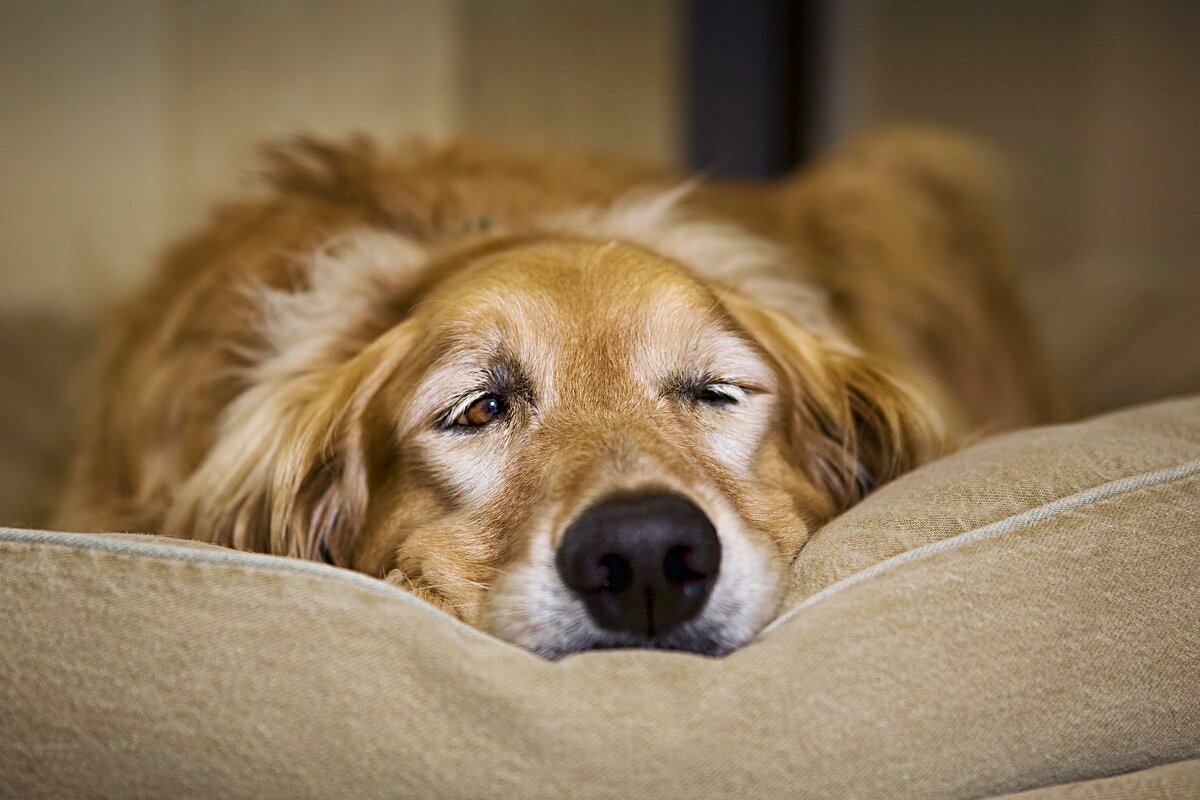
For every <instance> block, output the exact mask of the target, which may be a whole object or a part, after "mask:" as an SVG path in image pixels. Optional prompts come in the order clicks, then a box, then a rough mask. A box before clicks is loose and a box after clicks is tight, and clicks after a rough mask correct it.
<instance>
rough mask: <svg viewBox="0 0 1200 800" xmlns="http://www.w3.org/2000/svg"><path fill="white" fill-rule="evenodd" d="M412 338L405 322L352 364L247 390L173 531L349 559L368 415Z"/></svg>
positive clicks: (363, 502)
mask: <svg viewBox="0 0 1200 800" xmlns="http://www.w3.org/2000/svg"><path fill="white" fill-rule="evenodd" d="M414 340H415V336H414V334H413V326H412V324H411V323H403V324H401V325H399V326H397V327H395V328H393V329H392V330H390V331H388V332H387V333H385V334H383V335H382V336H380V337H379V338H378V339H376V340H375V341H374V342H372V343H371V344H370V345H368V346H367V347H366V348H365V349H363V350H362V351H361V352H359V353H358V354H357V355H355V356H354V357H353V358H351V359H349V360H348V361H345V362H343V363H340V364H336V365H332V366H328V367H326V368H316V369H312V370H308V371H304V372H299V373H297V372H284V373H281V374H279V375H276V376H274V377H273V378H272V379H268V380H263V381H261V382H259V383H256V384H255V385H254V386H252V387H251V388H250V389H248V390H247V391H246V392H245V393H244V394H243V395H241V396H240V397H239V398H238V399H237V400H236V401H235V402H234V403H233V404H232V405H231V406H230V407H229V409H228V411H227V414H226V415H225V418H224V420H223V423H222V425H221V427H220V430H219V431H218V433H217V437H216V442H215V444H214V446H213V448H212V450H211V451H210V452H209V454H208V455H207V457H206V458H205V460H204V461H203V462H202V463H201V465H200V466H199V468H198V469H197V470H196V471H195V472H194V473H193V474H192V476H191V477H189V479H188V480H187V482H186V483H185V484H184V485H183V487H182V489H181V491H180V492H179V495H178V499H177V501H176V502H175V504H174V505H173V506H172V508H171V510H170V513H169V514H168V517H167V523H166V528H167V533H169V534H174V535H178V536H183V537H187V538H195V539H203V540H206V541H211V542H215V543H217V544H223V545H226V546H228V547H235V548H238V549H241V550H256V551H260V552H270V553H275V554H277V555H287V556H294V557H299V558H307V559H312V560H325V561H328V562H330V563H334V564H339V565H349V563H350V558H351V555H352V551H353V545H354V540H355V538H356V537H357V535H358V533H359V526H360V525H361V522H362V519H363V517H364V515H365V513H366V509H367V502H368V499H369V498H368V492H369V486H368V475H367V463H366V461H367V445H368V442H367V441H365V434H366V432H365V430H364V420H363V417H364V412H365V410H366V407H367V405H368V403H369V402H370V400H371V398H373V397H374V396H375V395H376V394H377V393H378V391H379V390H380V388H381V387H382V386H383V384H384V382H385V381H386V380H387V379H388V377H389V376H390V375H391V374H392V373H393V372H394V371H395V370H396V368H397V367H398V365H399V363H400V361H401V360H402V359H403V358H404V356H405V355H407V354H408V352H409V350H410V348H411V346H412V344H413V342H414Z"/></svg>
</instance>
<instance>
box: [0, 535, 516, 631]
mask: <svg viewBox="0 0 1200 800" xmlns="http://www.w3.org/2000/svg"><path fill="white" fill-rule="evenodd" d="M0 542H18V543H21V544H44V545H54V546H57V547H69V548H73V549H76V550H100V551H103V552H106V553H116V554H118V555H130V556H140V557H144V558H157V559H164V560H167V561H186V562H189V563H193V564H222V565H226V566H235V567H247V568H250V569H263V570H268V571H271V572H298V573H301V574H304V575H311V576H313V577H315V578H322V579H328V580H335V581H339V582H341V583H344V584H348V585H350V586H353V587H355V588H356V589H364V590H366V591H367V592H369V593H370V594H374V595H379V596H382V597H390V598H395V599H398V600H400V601H401V602H404V603H407V604H409V605H411V606H413V607H415V608H419V609H420V610H421V611H423V612H428V613H432V614H436V615H437V616H438V617H441V618H443V619H445V620H447V621H449V622H451V623H453V624H455V625H457V626H458V627H459V628H460V629H461V630H462V631H464V632H466V633H468V634H470V635H472V636H475V637H477V638H481V639H485V640H487V641H489V642H499V641H500V640H499V639H496V638H495V637H493V636H489V635H488V634H486V633H484V632H482V631H480V630H478V629H477V628H472V627H471V626H469V625H467V624H466V623H464V622H461V621H460V620H458V619H455V618H454V617H452V616H450V615H449V614H447V613H445V612H444V611H441V610H439V609H437V608H434V607H433V606H432V605H430V604H429V603H427V602H425V601H424V600H421V599H419V598H417V597H415V596H414V595H412V594H410V593H409V592H406V591H405V590H403V589H401V588H399V587H397V586H392V585H391V584H390V583H385V582H384V581H381V580H379V579H377V578H372V577H371V576H370V575H367V574H365V573H362V572H353V571H351V570H348V569H342V568H340V567H334V566H330V565H328V564H321V563H318V562H316V561H304V560H301V559H298V558H284V557H283V556H273V555H268V554H266V553H248V552H244V551H241V550H225V549H221V550H210V549H208V548H193V547H186V546H179V545H169V544H157V543H155V542H145V541H139V540H130V539H119V538H117V537H110V536H104V535H97V534H94V533H59V532H57V531H39V530H30V529H27V528H6V527H0ZM0 563H2V562H0Z"/></svg>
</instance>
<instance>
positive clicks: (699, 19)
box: [683, 0, 822, 177]
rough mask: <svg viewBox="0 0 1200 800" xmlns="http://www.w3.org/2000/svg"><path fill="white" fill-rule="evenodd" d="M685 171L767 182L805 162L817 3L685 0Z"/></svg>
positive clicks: (810, 0) (818, 21)
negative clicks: (692, 170) (688, 167)
mask: <svg viewBox="0 0 1200 800" xmlns="http://www.w3.org/2000/svg"><path fill="white" fill-rule="evenodd" d="M684 9H685V14H686V17H687V19H686V20H685V24H684V31H685V37H686V38H685V42H684V48H683V50H684V58H685V59H686V64H685V75H686V76H687V77H686V82H687V86H686V92H685V97H686V101H687V103H686V116H685V125H686V130H685V137H684V138H685V142H686V145H687V158H688V164H689V166H691V167H692V168H694V169H697V170H703V171H705V172H708V173H710V174H716V175H724V176H731V177H770V176H774V175H779V174H782V173H784V172H787V171H789V170H791V169H793V168H795V167H796V166H797V165H798V164H799V163H801V161H802V160H803V159H804V158H805V157H806V156H807V155H808V154H809V150H810V147H811V141H812V138H813V137H812V134H811V132H810V131H811V128H812V119H813V114H812V113H811V111H812V108H811V107H812V103H813V101H814V98H815V96H816V95H815V92H814V91H813V90H814V88H815V87H813V86H811V80H812V76H814V75H816V74H817V69H815V59H816V58H817V55H818V53H819V50H820V48H819V47H818V44H819V41H818V39H819V31H820V28H821V19H822V3H821V2H817V1H816V0H807V1H804V0H748V1H747V2H733V1H732V0H689V2H687V3H686V4H685V6H684Z"/></svg>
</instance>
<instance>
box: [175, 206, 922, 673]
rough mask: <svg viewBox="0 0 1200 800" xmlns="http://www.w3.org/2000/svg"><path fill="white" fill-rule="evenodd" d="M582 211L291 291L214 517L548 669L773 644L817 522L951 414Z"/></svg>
mask: <svg viewBox="0 0 1200 800" xmlns="http://www.w3.org/2000/svg"><path fill="white" fill-rule="evenodd" d="M569 227H570V226H559V229H557V230H552V231H549V232H542V233H539V234H536V235H513V236H502V235H497V236H495V237H492V238H491V239H489V240H488V241H484V242H480V243H477V244H474V245H472V246H468V247H464V248H460V249H459V250H457V251H456V252H454V253H451V254H447V255H444V256H441V257H431V256H430V255H429V254H428V253H425V252H423V251H421V250H420V249H419V248H417V247H416V246H415V245H411V244H408V243H405V242H403V240H400V239H399V238H398V237H392V236H391V235H389V234H378V233H375V234H361V235H358V236H357V238H356V237H355V236H351V237H349V238H348V239H346V240H344V241H343V242H341V243H340V244H338V245H335V246H334V247H333V248H332V249H331V250H330V251H328V252H326V253H325V254H323V255H322V256H321V257H320V258H319V259H318V263H317V266H316V267H315V268H314V270H315V271H314V275H313V277H312V281H311V285H310V286H309V287H308V291H305V292H299V293H292V294H277V295H272V298H273V299H271V301H270V302H268V303H267V307H266V308H267V318H268V323H269V326H273V327H271V330H272V334H271V336H272V341H273V342H274V344H273V348H274V349H272V350H271V351H270V353H269V354H268V356H266V357H264V358H263V359H261V360H260V361H259V362H258V364H257V366H256V367H255V369H254V371H253V372H252V373H251V387H250V389H249V390H248V391H247V392H246V394H245V395H243V396H242V397H241V398H240V399H239V400H238V401H237V402H236V403H235V405H234V406H233V407H232V408H231V409H230V410H229V414H228V415H227V417H226V420H225V427H224V429H223V430H222V431H221V432H220V434H219V435H218V441H217V445H216V447H215V448H214V450H213V452H212V454H211V455H210V457H209V459H208V461H207V462H206V463H205V465H204V466H203V467H202V470H201V480H198V481H194V482H193V485H192V486H191V487H189V488H190V497H191V502H190V512H189V513H190V524H192V525H210V526H216V527H217V528H218V529H223V530H229V531H230V532H231V534H230V537H231V542H232V543H234V544H238V545H239V546H247V547H255V548H258V549H268V550H271V551H274V552H280V553H285V554H291V555H298V556H302V557H308V558H324V559H326V560H328V561H331V562H333V563H336V564H340V565H344V566H348V567H352V568H355V569H359V570H362V571H365V572H368V573H371V574H375V575H379V576H386V577H387V578H388V579H389V580H391V581H394V582H396V583H398V584H399V585H402V586H405V587H407V588H409V589H411V590H412V591H414V592H415V593H417V594H418V595H420V596H421V597H423V598H425V599H427V600H429V601H430V602H432V603H434V604H436V605H437V606H439V607H441V608H443V609H445V610H446V611H448V612H449V613H451V614H453V615H455V616H457V617H459V618H461V619H463V620H465V621H467V622H468V623H470V624H473V625H476V626H479V627H481V628H483V629H485V630H488V631H491V632H493V633H495V634H496V635H498V636H500V637H502V638H504V639H507V640H510V641H512V642H515V643H518V644H520V645H523V646H525V647H528V648H530V649H531V650H534V651H535V652H537V653H540V654H542V655H545V656H548V657H558V656H561V655H564V654H567V653H570V652H573V651H578V650H584V649H589V648H601V647H661V648H673V649H681V650H690V651H694V652H700V653H705V654H713V655H715V654H723V653H726V652H729V651H730V650H732V649H734V648H736V647H738V646H740V645H741V644H743V643H745V642H746V641H748V640H749V639H750V638H751V637H752V636H754V634H755V633H757V631H758V630H759V629H760V628H761V627H762V626H763V625H764V624H765V623H766V622H767V621H769V619H770V618H771V617H772V616H773V614H774V613H775V611H776V608H777V605H778V603H779V601H780V598H781V594H782V591H783V588H784V581H785V575H786V571H787V567H788V565H789V563H790V561H791V560H792V558H793V557H794V556H795V555H796V553H797V552H798V550H799V549H800V547H801V546H802V545H803V543H804V542H805V540H806V539H807V538H808V536H809V535H810V533H811V532H812V531H813V530H814V528H815V526H817V525H818V524H820V523H821V522H823V521H824V520H827V519H828V518H830V517H831V516H833V515H834V514H835V513H837V512H838V511H839V510H841V509H844V508H846V507H848V506H849V505H851V504H853V503H854V502H855V501H856V500H857V499H859V498H860V497H861V496H862V495H863V494H864V493H865V492H867V491H869V490H870V489H871V487H872V486H874V485H876V484H877V483H879V482H882V481H886V480H888V479H889V478H891V477H893V476H894V475H896V474H897V473H899V472H901V471H903V470H906V469H908V468H911V467H912V466H914V465H915V464H916V463H917V462H919V461H920V460H921V459H923V458H924V457H926V455H927V454H928V453H929V452H930V450H931V448H932V447H933V446H934V444H935V441H936V436H935V433H934V431H933V426H932V424H931V422H930V416H929V415H928V414H927V413H926V412H925V411H923V410H922V409H921V407H920V406H919V404H918V403H917V402H916V401H915V400H914V399H913V397H912V396H910V395H909V394H908V393H907V392H906V391H905V390H903V389H901V388H900V387H899V386H897V384H895V383H894V382H893V381H892V380H891V379H889V378H888V377H886V376H885V375H883V374H881V373H880V372H879V371H878V370H877V369H876V368H875V367H874V366H873V365H872V364H871V363H870V361H868V360H866V359H864V358H863V357H862V356H860V355H859V354H857V353H856V352H855V351H854V350H853V349H852V348H850V347H848V346H847V345H845V344H844V343H843V342H842V341H841V340H840V339H839V338H838V337H837V336H836V335H835V334H833V333H832V332H830V331H829V330H828V329H823V328H821V326H816V327H815V328H814V327H812V326H806V325H804V324H802V322H798V321H797V320H796V319H795V317H794V316H789V315H787V314H784V313H782V312H781V311H779V310H776V309H773V308H771V307H770V305H771V304H769V303H764V302H759V301H756V300H753V299H751V298H750V297H748V296H746V294H744V293H739V292H738V291H737V287H736V286H731V285H727V284H722V283H721V282H718V281H715V280H713V279H711V278H710V277H709V276H702V275H699V274H697V272H696V271H695V270H694V269H691V268H688V267H685V266H683V265H682V264H681V263H679V261H678V260H676V259H674V258H671V257H668V256H667V255H664V254H660V253H659V252H655V251H654V250H652V249H649V248H647V247H643V246H640V245H638V244H634V243H632V242H630V241H628V240H627V239H626V240H612V239H608V238H604V237H600V238H595V237H585V236H580V235H577V234H576V233H574V232H572V231H570V230H568V228H569ZM364 263H367V264H368V266H367V267H365V268H364V267H363V264H364ZM414 265H419V266H414ZM733 272H734V273H735V274H736V273H737V270H734V271H733ZM397 275H403V276H405V277H404V278H403V280H402V281H400V280H397V279H396V278H395V276H397ZM203 476H207V479H205V478H204V477H203Z"/></svg>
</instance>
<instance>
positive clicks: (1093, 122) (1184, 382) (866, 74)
mask: <svg viewBox="0 0 1200 800" xmlns="http://www.w3.org/2000/svg"><path fill="white" fill-rule="evenodd" d="M837 8H838V14H837V15H836V16H835V21H836V22H838V23H840V27H836V30H837V31H838V34H839V35H838V36H837V38H836V41H835V47H834V52H835V53H836V55H837V58H836V59H835V60H834V64H835V67H836V69H835V74H834V76H833V77H834V78H835V80H834V84H836V85H837V86H838V87H840V91H839V92H838V93H837V95H836V96H835V97H832V98H830V99H831V102H830V103H829V113H828V115H827V120H826V122H827V125H828V126H829V128H830V130H829V131H828V132H827V138H831V139H832V138H836V137H837V136H838V135H842V134H844V133H845V132H847V131H849V130H853V129H857V128H861V127H867V126H870V125H874V124H879V123H881V122H887V121H893V120H920V121H934V122H940V123H943V124H946V125H950V126H952V127H955V128H960V129H964V130H967V131H971V132H974V133H976V134H978V135H980V136H983V137H985V138H987V139H989V140H991V141H992V142H994V143H995V144H997V145H998V146H999V147H1000V148H1001V149H1002V151H1003V152H1004V153H1005V154H1006V155H1007V156H1008V157H1009V158H1010V159H1011V161H1012V164H1013V166H1014V168H1015V171H1014V174H1015V176H1016V181H1015V184H1016V194H1017V198H1018V200H1019V203H1018V207H1017V211H1018V214H1017V216H1016V224H1017V227H1018V230H1019V231H1020V233H1021V241H1022V247H1021V250H1020V254H1021V265H1022V267H1023V271H1024V273H1025V278H1026V289H1027V294H1028V296H1029V301H1030V304H1031V306H1032V307H1033V308H1034V310H1035V312H1036V314H1037V317H1038V321H1039V323H1040V325H1041V327H1042V329H1043V330H1044V338H1045V340H1046V341H1047V344H1048V345H1049V347H1050V349H1051V351H1052V353H1053V355H1054V357H1055V359H1056V362H1057V364H1058V368H1059V370H1060V371H1061V373H1062V374H1063V375H1064V376H1065V378H1066V382H1067V383H1068V385H1069V387H1070V388H1071V390H1072V391H1073V392H1074V393H1075V395H1076V396H1077V397H1078V398H1079V399H1080V400H1081V401H1082V404H1083V406H1084V408H1100V407H1109V406H1114V405H1121V404H1125V403H1130V402H1135V401H1138V400H1143V399H1148V398H1152V397H1160V396H1163V395H1168V394H1176V393H1182V392H1188V391H1200V312H1198V311H1197V309H1200V210H1198V209H1200V189H1198V188H1197V187H1200V147H1198V146H1197V142H1198V135H1197V132H1200V56H1198V55H1197V52H1198V51H1197V43H1198V42H1200V3H1195V2H1189V1H1187V0H1176V1H1175V2H1172V1H1171V0H1164V1H1163V2H1155V3H1138V2H1132V0H1124V1H1122V0H1099V1H1098V2H1097V1H1094V0H1053V2H1046V1H1045V0H998V1H997V2H986V3H982V2H981V3H949V2H945V0H845V1H844V2H840V3H839V4H838V5H837Z"/></svg>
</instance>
